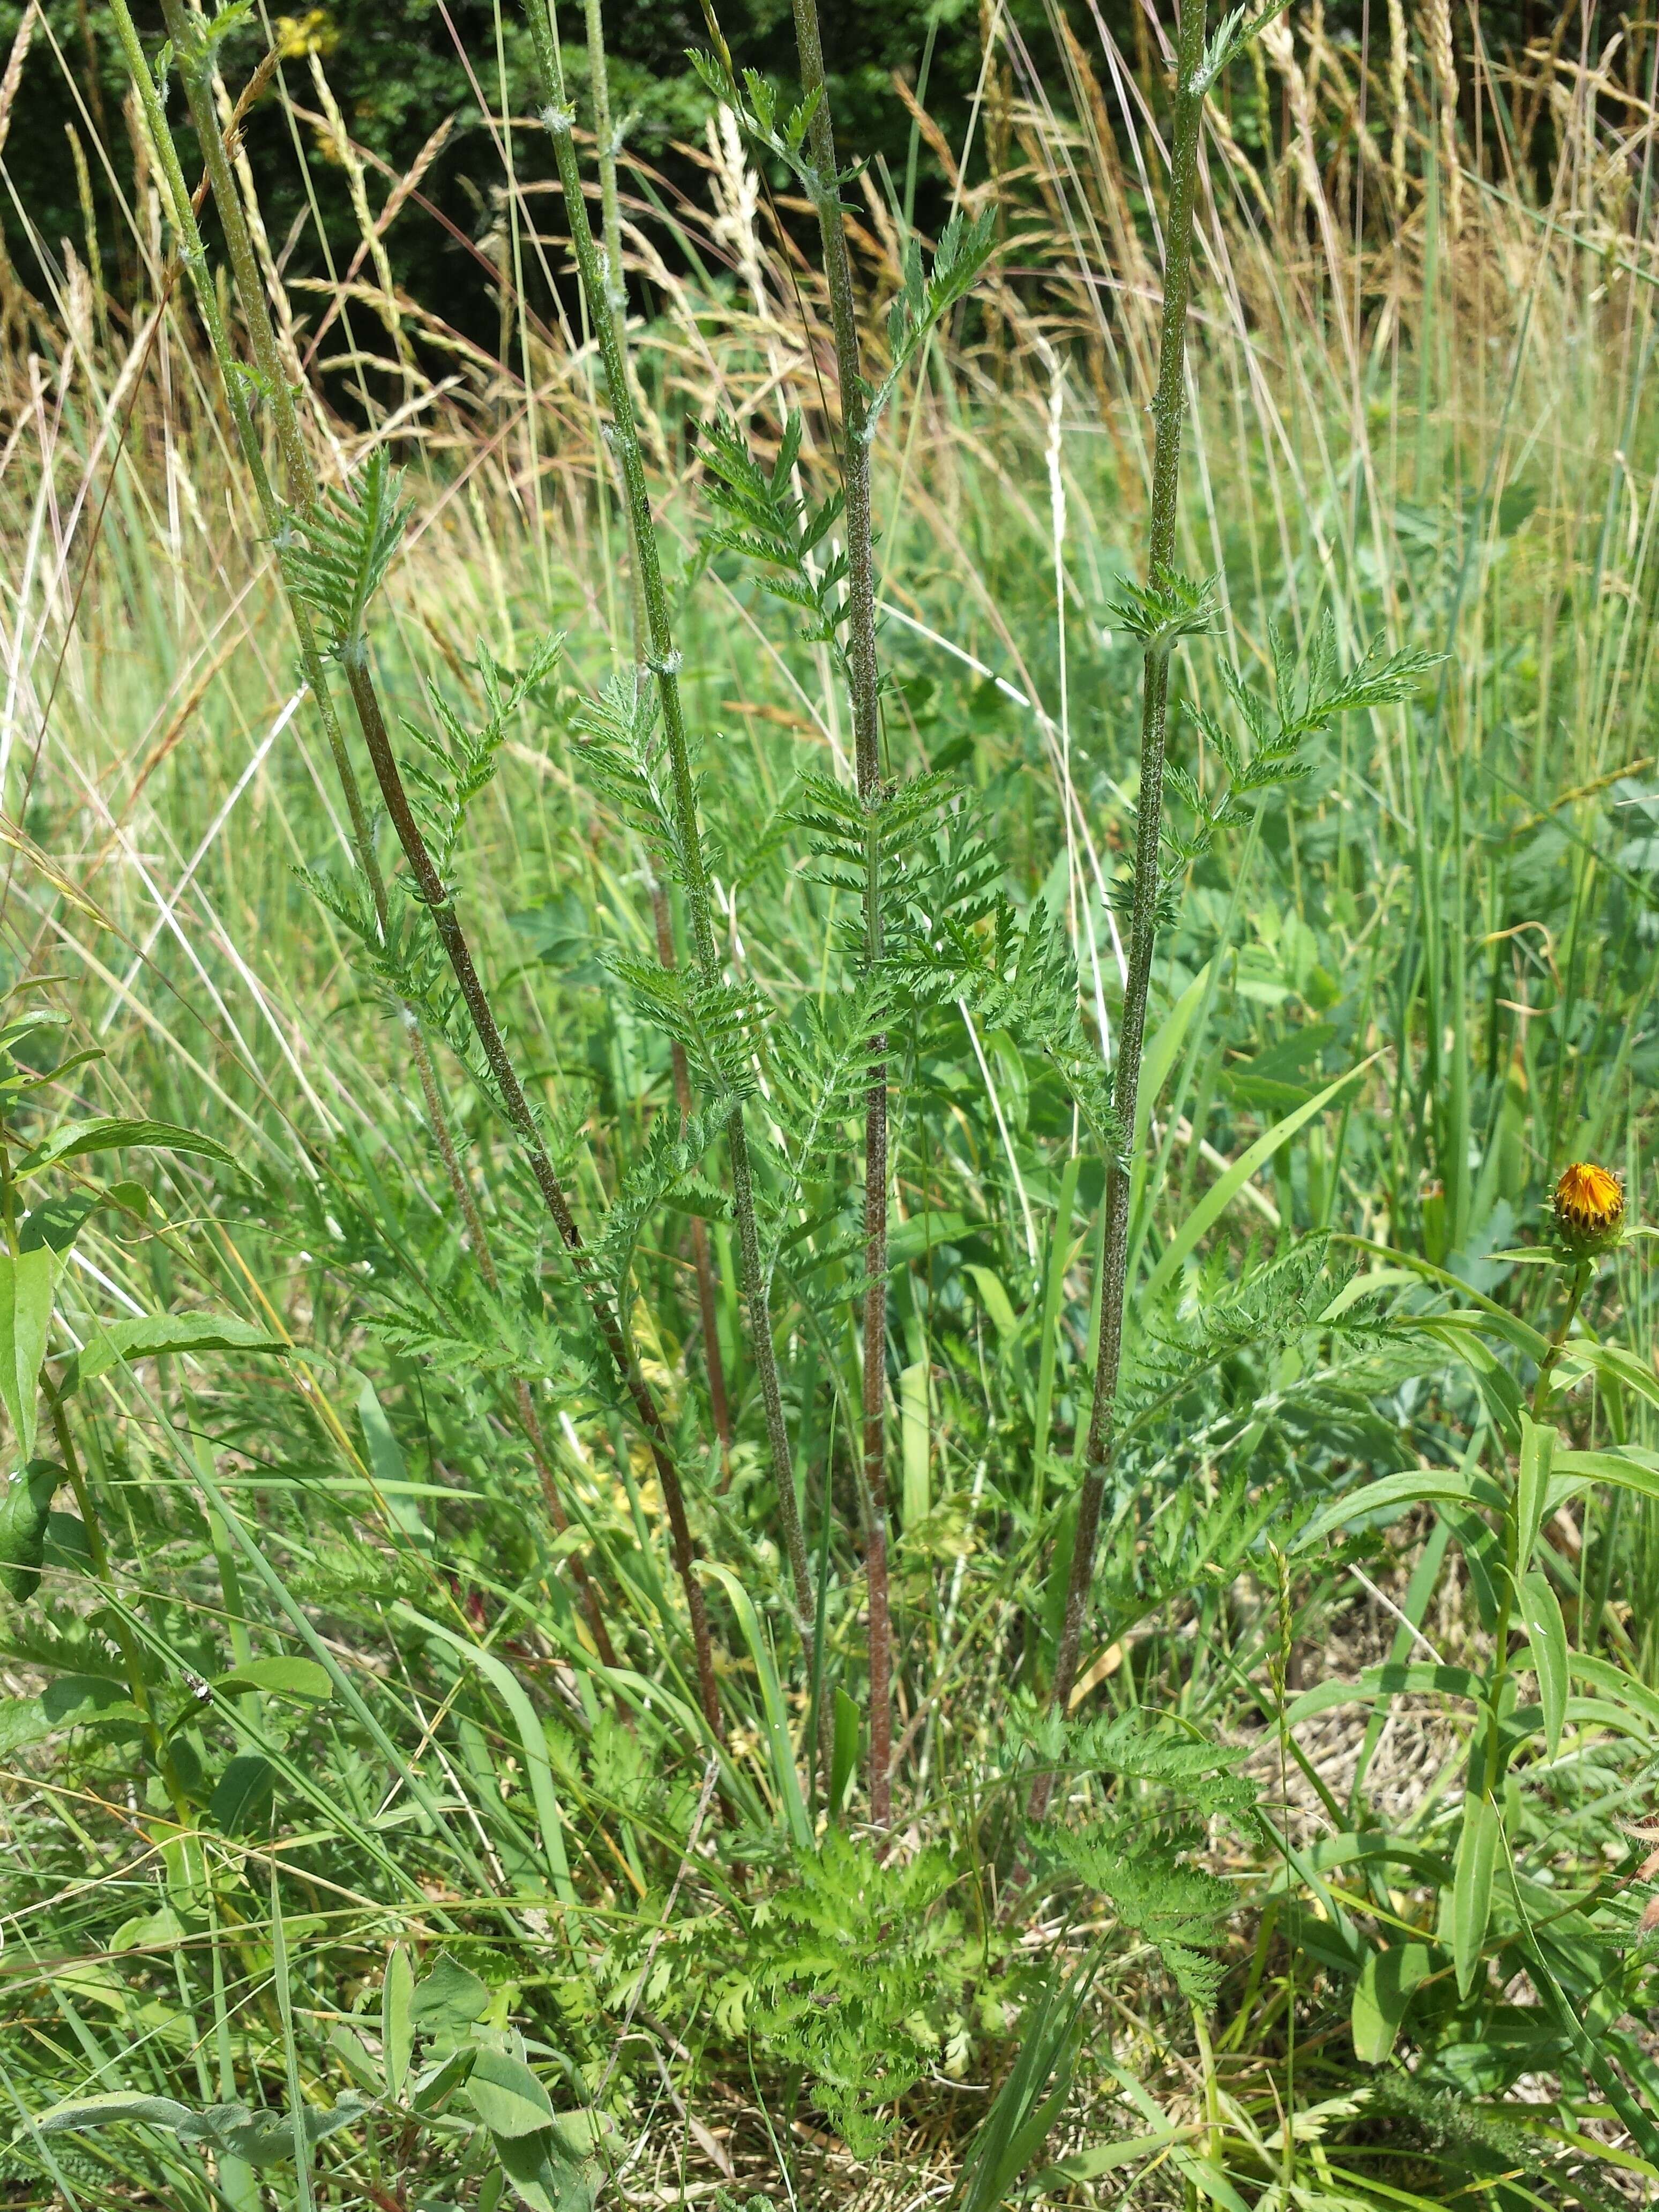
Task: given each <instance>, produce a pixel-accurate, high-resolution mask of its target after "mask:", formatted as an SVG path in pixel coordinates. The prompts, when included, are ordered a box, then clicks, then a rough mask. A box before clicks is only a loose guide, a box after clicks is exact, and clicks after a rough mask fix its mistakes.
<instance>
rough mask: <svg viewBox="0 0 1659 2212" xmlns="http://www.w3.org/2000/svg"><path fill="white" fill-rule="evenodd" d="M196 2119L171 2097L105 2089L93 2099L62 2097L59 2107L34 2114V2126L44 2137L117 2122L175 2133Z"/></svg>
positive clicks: (184, 2106)
mask: <svg viewBox="0 0 1659 2212" xmlns="http://www.w3.org/2000/svg"><path fill="white" fill-rule="evenodd" d="M194 2118H196V2115H195V2113H194V2112H191V2109H190V2106H188V2105H176V2104H174V2102H173V2100H172V2098H171V2097H149V2096H146V2095H144V2094H143V2092H142V2091H140V2090H137V2089H106V2090H104V2091H103V2092H101V2093H100V2094H99V2095H97V2096H95V2097H65V2098H64V2100H63V2101H62V2103H61V2104H57V2105H50V2106H47V2108H46V2111H45V2112H40V2113H37V2114H36V2116H35V2122H34V2124H35V2125H36V2127H38V2128H39V2129H40V2132H41V2133H42V2134H43V2135H52V2134H55V2133H56V2132H57V2130H58V2129H60V2128H106V2127H108V2126H109V2125H110V2124H111V2123H112V2121H116V2120H141V2121H143V2124H145V2126H147V2127H152V2128H167V2129H169V2130H172V2131H173V2133H175V2134H176V2133H177V2132H178V2130H179V2129H180V2128H181V2127H185V2126H188V2124H190V2123H191V2121H192V2120H194Z"/></svg>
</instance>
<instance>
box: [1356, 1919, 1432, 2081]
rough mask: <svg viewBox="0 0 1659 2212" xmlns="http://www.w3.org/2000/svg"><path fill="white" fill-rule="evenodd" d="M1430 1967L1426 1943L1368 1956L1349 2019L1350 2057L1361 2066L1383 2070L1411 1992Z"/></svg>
mask: <svg viewBox="0 0 1659 2212" xmlns="http://www.w3.org/2000/svg"><path fill="white" fill-rule="evenodd" d="M1430 1964H1431V1958H1430V1952H1429V1947H1428V1945H1427V1944H1426V1943H1393V1944H1390V1945H1389V1948H1388V1949H1387V1950H1386V1951H1371V1952H1369V1953H1367V1954H1366V1958H1365V1963H1364V1966H1362V1967H1361V1968H1360V1970H1359V1979H1358V1981H1357V1982H1356V1983H1355V1984H1354V1990H1353V2005H1352V2013H1351V2015H1350V2019H1351V2025H1352V2031H1353V2055H1354V2057H1356V2058H1357V2059H1358V2061H1359V2063H1360V2064H1361V2065H1362V2066H1385V2065H1387V2063H1388V2062H1389V2053H1390V2052H1391V2051H1393V2049H1394V2043H1395V2037H1396V2036H1397V2035H1398V2034H1399V2033H1400V2024H1401V2021H1403V2020H1404V2019H1405V2017H1406V2008H1407V2006H1408V2005H1409V2004H1410V2002H1411V2001H1412V1992H1413V1990H1415V1989H1416V1987H1417V1986H1418V1984H1419V1982H1421V1981H1422V1980H1423V1979H1424V1978H1425V1976H1426V1974H1427V1973H1428V1971H1429V1966H1430Z"/></svg>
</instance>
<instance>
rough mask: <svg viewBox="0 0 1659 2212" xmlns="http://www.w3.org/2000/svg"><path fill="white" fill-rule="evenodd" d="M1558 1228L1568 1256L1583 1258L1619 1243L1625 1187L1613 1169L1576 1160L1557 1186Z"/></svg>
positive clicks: (1556, 1217) (1622, 1223)
mask: <svg viewBox="0 0 1659 2212" xmlns="http://www.w3.org/2000/svg"><path fill="white" fill-rule="evenodd" d="M1555 1225H1556V1228H1557V1229H1558V1230H1559V1232H1560V1237H1561V1242H1562V1243H1564V1244H1565V1246H1566V1248H1567V1249H1568V1251H1569V1252H1571V1253H1573V1254H1575V1255H1577V1256H1580V1257H1583V1256H1586V1255H1589V1254H1590V1253H1592V1252H1605V1251H1606V1250H1607V1248H1608V1246H1609V1245H1612V1244H1616V1243H1618V1242H1619V1237H1620V1231H1622V1230H1623V1228H1624V1225H1625V1192H1624V1186H1623V1185H1622V1184H1621V1183H1620V1180H1619V1178H1618V1176H1616V1175H1614V1174H1613V1171H1612V1170H1611V1169H1610V1168H1603V1167H1598V1166H1597V1165H1596V1164H1595V1161H1594V1160H1575V1161H1574V1162H1573V1164H1572V1165H1571V1167H1570V1168H1568V1169H1567V1170H1565V1173H1564V1174H1563V1176H1562V1177H1561V1180H1560V1182H1558V1183H1557V1184H1556V1186H1555Z"/></svg>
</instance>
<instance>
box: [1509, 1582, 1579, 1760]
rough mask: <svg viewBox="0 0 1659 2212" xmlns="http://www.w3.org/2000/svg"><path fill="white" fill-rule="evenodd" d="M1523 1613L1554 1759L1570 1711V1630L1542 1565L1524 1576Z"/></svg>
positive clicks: (1545, 1731) (1548, 1743)
mask: <svg viewBox="0 0 1659 2212" xmlns="http://www.w3.org/2000/svg"><path fill="white" fill-rule="evenodd" d="M1520 1598H1521V1615H1522V1620H1524V1621H1525V1622H1526V1624H1527V1634H1528V1638H1530V1640H1531V1644H1532V1666H1533V1672H1534V1674H1536V1675H1537V1677H1538V1702H1539V1704H1540V1705H1541V1706H1542V1707H1543V1710H1544V1741H1545V1743H1546V1744H1547V1747H1548V1749H1549V1755H1550V1757H1551V1758H1552V1759H1553V1758H1554V1756H1555V1754H1556V1751H1557V1749H1558V1747H1559V1744H1560V1741H1561V1726H1562V1723H1563V1722H1564V1721H1565V1718H1566V1713H1567V1629H1566V1623H1565V1621H1564V1620H1562V1618H1561V1607H1560V1602H1559V1600H1558V1598H1557V1597H1556V1595H1555V1592H1554V1591H1553V1589H1551V1588H1550V1580H1549V1577H1548V1576H1547V1574H1545V1573H1544V1571H1543V1570H1542V1569H1541V1568H1534V1570H1533V1571H1532V1572H1531V1573H1530V1574H1528V1575H1522V1577H1521V1582H1520Z"/></svg>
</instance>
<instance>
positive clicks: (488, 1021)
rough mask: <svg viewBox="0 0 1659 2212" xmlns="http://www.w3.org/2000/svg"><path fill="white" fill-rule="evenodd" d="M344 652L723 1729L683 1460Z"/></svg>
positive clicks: (384, 791)
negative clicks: (622, 1431) (626, 1417)
mask: <svg viewBox="0 0 1659 2212" xmlns="http://www.w3.org/2000/svg"><path fill="white" fill-rule="evenodd" d="M341 659H342V662H343V665H344V668H345V672H346V681H347V683H348V684H349V687H350V690H351V703H352V705H353V706H354V707H355V708H356V712H357V721H358V725H359V726H360V727H361V729H362V733H363V743H364V744H366V745H367V746H368V757H369V760H370V762H371V763H372V765H373V767H374V780H375V781H376V782H377V783H378V784H379V786H380V796H381V798H382V799H384V800H385V802H386V812H387V814H388V815H389V816H390V817H391V820H392V828H393V829H395V830H396V832H397V834H398V843H399V844H400V845H401V846H402V847H403V849H404V858H405V859H406V860H408V862H409V866H410V873H411V875H412V876H413V877H414V879H415V888H416V891H417V893H418V894H419V896H420V897H421V898H422V901H423V902H425V904H426V906H427V908H428V910H429V911H430V913H431V915H432V924H433V927H434V928H435V930H436V931H437V933H438V939H439V942H440V943H441V945H442V946H443V948H444V952H445V954H446V956H447V959H448V961H449V964H450V967H451V969H452V970H453V974H454V977H455V981H456V982H457V983H458V984H459V987H460V993H461V996H462V998H463V1000H465V1004H466V1010H467V1012H468V1014H469V1015H470V1017H471V1022H472V1026H473V1029H474V1030H475V1031H476V1033H477V1039H478V1042H479V1044H480V1045H481V1046H482V1047H483V1054H484V1058H485V1060H487V1061H488V1062H489V1072H490V1074H491V1075H492V1076H493V1078H494V1079H495V1086H496V1089H497V1091H499V1093H500V1095H501V1103H502V1104H503V1106H504V1107H505V1108H506V1109H507V1119H508V1120H509V1121H511V1123H512V1124H513V1128H514V1129H515V1130H516V1131H517V1133H518V1135H519V1138H520V1142H521V1143H522V1145H523V1146H524V1152H525V1158H526V1160H527V1161H528V1162H529V1164H530V1172H531V1174H532V1176H534V1177H535V1181H536V1187H537V1188H538V1190H539V1191H540V1193H541V1195H542V1199H543V1202H544V1204H545V1206H546V1207H547V1210H548V1212H549V1213H550V1215H551V1216H552V1218H553V1222H554V1225H555V1226H556V1229H557V1230H558V1232H559V1235H560V1237H561V1238H562V1241H563V1243H564V1246H565V1249H566V1250H567V1251H568V1253H569V1254H570V1255H571V1257H572V1259H573V1260H574V1261H575V1263H576V1269H577V1273H578V1275H579V1277H580V1279H581V1283H582V1287H583V1290H584V1291H585V1293H586V1298H587V1304H588V1309H589V1310H590V1312H591V1313H592V1316H593V1319H594V1322H595V1323H596V1324H597V1326H598V1328H599V1334H600V1336H601V1338H602V1339H603V1340H604V1342H605V1349H606V1351H607V1352H609V1353H610V1355H611V1360H612V1361H613V1363H614V1364H615V1366H616V1369H617V1374H618V1375H619V1376H621V1377H622V1381H623V1387H624V1389H626V1390H627V1392H628V1395H629V1399H630V1401H632V1404H633V1407H634V1410H635V1413H636V1414H637V1415H638V1417H639V1420H640V1424H641V1427H642V1428H643V1429H644V1431H645V1433H646V1439H647V1443H649V1445H650V1448H651V1456H652V1459H653V1462H654V1463H655V1466H656V1470H657V1480H658V1482H659V1486H660V1487H661V1490H662V1497H663V1504H664V1505H665V1507H666V1509H667V1512H668V1527H669V1533H670V1535H671V1541H672V1546H673V1553H674V1566H675V1570H676V1571H677V1572H678V1576H679V1578H680V1586H681V1588H682V1589H683V1590H684V1593H685V1603H686V1610H687V1612H688V1613H690V1620H691V1641H692V1645H693V1648H694V1650H695V1652H696V1667H697V1690H698V1695H699V1698H700V1699H701V1702H702V1711H703V1717H704V1718H705V1720H707V1722H708V1725H709V1727H710V1729H712V1730H713V1731H714V1734H715V1735H716V1736H718V1735H720V1692H719V1689H718V1688H717V1686H716V1685H715V1680H714V1645H713V1643H712V1642H711V1640H710V1638H709V1633H708V1607H707V1606H706V1605H705V1603H704V1602H703V1594H702V1584H701V1583H699V1581H698V1580H697V1575H696V1546H695V1545H694V1544H693V1542H692V1541H691V1528H690V1522H689V1521H688V1520H687V1518H686V1512H685V1497H684V1492H683V1490H682V1489H681V1486H680V1477H679V1469H678V1468H677V1467H676V1465H675V1463H674V1456H673V1452H672V1450H671V1447H670V1444H669V1442H668V1435H667V1431H666V1430H665V1428H664V1426H663V1421H662V1415H661V1414H660V1413H659V1411H658V1409H657V1401H656V1400H655V1399H654V1398H653V1396H652V1395H651V1389H650V1386H649V1384H648V1383H647V1382H646V1379H645V1377H644V1376H643V1375H642V1374H641V1372H640V1364H639V1362H638V1360H637V1359H635V1357H634V1354H633V1352H632V1351H631V1350H630V1348H629V1344H628V1340H627V1339H626V1338H625V1337H624V1336H623V1330H622V1324H621V1322H619V1321H618V1319H617V1314H616V1310H615V1309H614V1307H613V1306H612V1305H611V1301H610V1299H609V1298H608V1297H606V1296H605V1291H604V1290H603V1289H602V1288H601V1287H600V1286H599V1284H597V1283H596V1282H595V1281H594V1280H593V1279H592V1275H591V1274H590V1273H589V1271H588V1268H587V1265H586V1247H585V1246H584V1244H583V1243H582V1238H581V1231H580V1230H579V1229H578V1228H577V1226H576V1222H575V1218H574V1215H573V1214H572V1212H571V1211H570V1204H569V1201H568V1199H567V1198H566V1196H565V1194H564V1188H563V1186H562V1184H561V1182H560V1181H559V1178H558V1175H557V1173H556V1170H555V1169H554V1165H553V1163H552V1161H551V1160H550V1158H548V1155H547V1149H546V1147H545V1146H544V1144H543V1143H542V1140H541V1136H540V1133H539V1132H538V1129H537V1127H536V1117H535V1115H533V1114H532V1112H531V1110H530V1102H529V1101H528V1099H526V1097H525V1095H524V1090H523V1086H522V1085H520V1081H519V1078H518V1073H517V1071H516V1069H515V1068H514V1067H513V1061H512V1058H511V1055H510V1054H508V1052H507V1044H506V1041H505V1040H504V1039H503V1037H502V1036H501V1030H500V1028H499V1027H498V1025H497V1024H496V1020H495V1011H494V1009H493V1008H492V1007H491V1006H490V1003H489V998H488V996H487V995H486V994H485V991H484V988H483V984H482V983H481V982H480V981H479V980H478V971H477V968H476V967H475V966H474V965H473V961H472V949H471V946H470V945H468V943H467V941H466V933H465V931H464V930H463V929H462V927H461V924H460V919H459V916H458V915H457V914H456V912H455V908H454V903H453V900H452V899H451V897H450V895H449V892H448V890H447V887H446V885H445V884H444V882H443V879H442V878H441V877H440V875H439V873H438V871H437V869H436V867H435V866H434V863H433V860H432V855H431V854H430V853H429V852H428V850H427V844H426V839H425V838H424V836H422V833H421V827H420V824H419V823H418V822H416V819H415V815H414V811H413V810H412V808H411V807H410V802H409V793H407V791H406V790H405V789H404V781H403V777H402V775H401V774H400V773H399V771H398V762H397V757H396V755H395V754H394V753H393V751H392V740H391V738H390V737H389V736H388V735H387V733H386V720H385V718H384V716H383V715H382V714H381V713H380V699H379V697H378V696H377V695H376V692H375V690H374V679H373V678H372V677H371V676H370V674H369V671H368V649H367V647H366V646H365V645H364V643H363V642H362V640H361V639H356V640H354V641H351V642H350V643H349V644H348V645H347V646H346V647H344V649H343V652H342V653H341Z"/></svg>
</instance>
